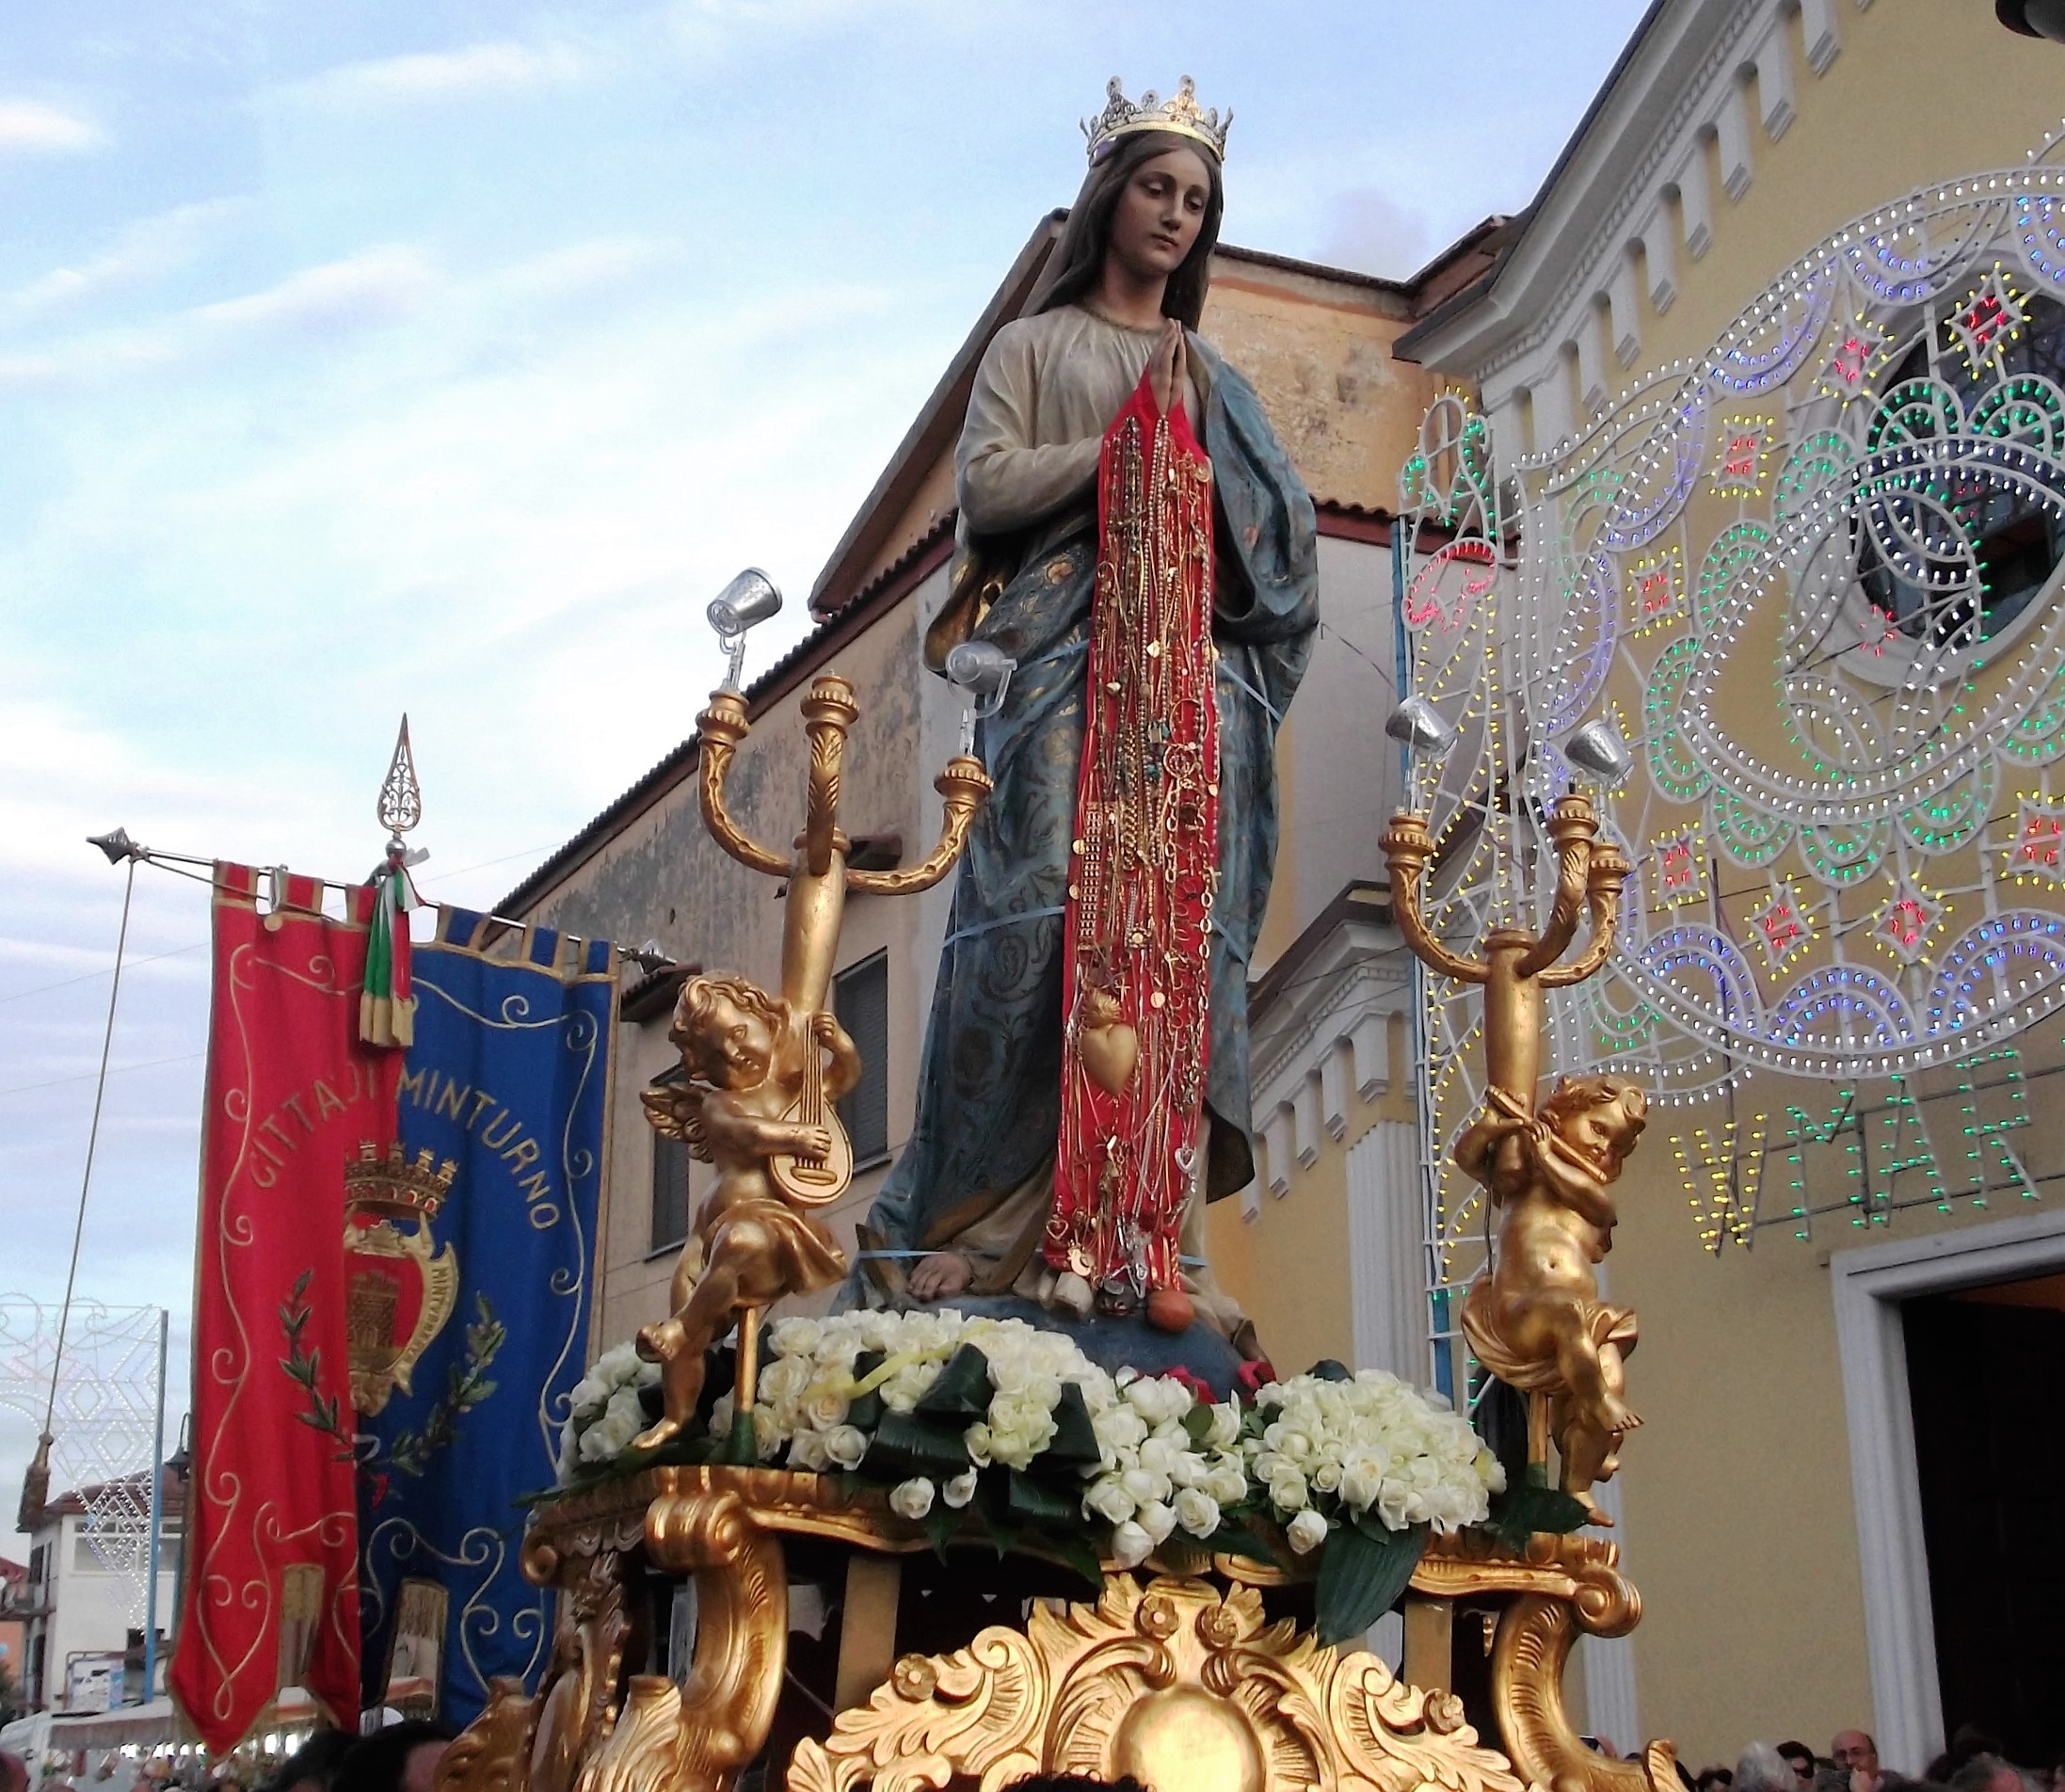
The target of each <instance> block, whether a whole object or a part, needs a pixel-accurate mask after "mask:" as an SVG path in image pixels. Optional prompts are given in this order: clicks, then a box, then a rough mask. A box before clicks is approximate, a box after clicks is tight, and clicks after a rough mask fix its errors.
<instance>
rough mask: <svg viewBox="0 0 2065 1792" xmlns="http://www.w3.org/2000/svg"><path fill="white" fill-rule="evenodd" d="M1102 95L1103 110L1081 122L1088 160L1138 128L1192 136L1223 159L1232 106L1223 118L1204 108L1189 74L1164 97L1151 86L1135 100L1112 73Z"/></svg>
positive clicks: (1096, 156) (1231, 124)
mask: <svg viewBox="0 0 2065 1792" xmlns="http://www.w3.org/2000/svg"><path fill="white" fill-rule="evenodd" d="M1104 96H1105V98H1104V110H1103V111H1102V112H1100V113H1099V114H1098V115H1097V117H1096V118H1094V119H1085V120H1083V121H1082V134H1083V136H1086V137H1088V138H1089V140H1090V159H1091V161H1093V162H1096V161H1097V160H1099V159H1100V158H1101V157H1102V156H1103V155H1104V154H1105V152H1107V151H1108V150H1109V149H1110V148H1111V147H1112V145H1113V144H1114V143H1116V142H1117V141H1118V139H1119V138H1120V137H1122V136H1133V135H1134V134H1135V133H1136V132H1140V131H1174V132H1175V133H1176V134H1177V136H1187V137H1193V138H1195V139H1196V141H1198V142H1200V143H1202V144H1204V145H1205V147H1206V148H1207V149H1209V151H1210V152H1212V154H1213V156H1214V157H1216V158H1217V159H1218V160H1219V161H1222V162H1224V161H1225V159H1226V133H1227V132H1228V131H1230V130H1231V129H1232V128H1233V108H1232V107H1231V106H1230V105H1229V106H1228V107H1227V108H1226V116H1225V118H1223V119H1222V118H1221V117H1220V116H1219V110H1218V108H1217V107H1216V106H1214V107H1213V108H1212V109H1211V110H1210V111H1207V110H1205V109H1204V108H1203V107H1202V106H1200V105H1199V104H1197V84H1196V83H1195V82H1194V81H1193V80H1192V79H1191V77H1190V76H1189V75H1187V74H1186V75H1185V76H1184V77H1183V78H1182V79H1181V80H1180V81H1178V82H1177V84H1176V91H1175V92H1174V93H1172V94H1170V95H1169V97H1168V98H1167V99H1166V100H1164V99H1162V98H1161V96H1160V95H1159V94H1157V93H1156V92H1155V90H1154V89H1153V88H1148V89H1147V91H1146V92H1145V93H1143V94H1142V95H1141V96H1140V98H1139V99H1138V100H1129V99H1128V98H1127V97H1126V90H1125V88H1122V87H1121V86H1120V85H1119V77H1118V76H1117V75H1115V74H1114V75H1113V77H1112V78H1111V80H1110V81H1109V82H1108V83H1106V85H1105V88H1104Z"/></svg>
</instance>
